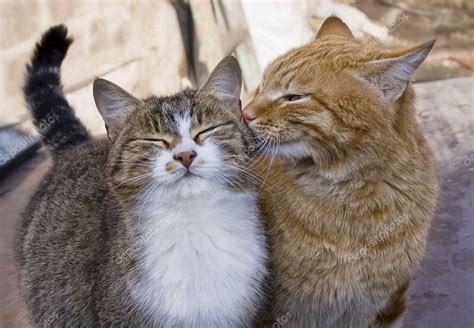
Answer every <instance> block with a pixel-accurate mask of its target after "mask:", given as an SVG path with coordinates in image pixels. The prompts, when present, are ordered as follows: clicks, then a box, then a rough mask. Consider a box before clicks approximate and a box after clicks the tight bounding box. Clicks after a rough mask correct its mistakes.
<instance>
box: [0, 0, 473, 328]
mask: <svg viewBox="0 0 474 328" xmlns="http://www.w3.org/2000/svg"><path fill="white" fill-rule="evenodd" d="M330 15H337V16H339V17H340V18H341V19H343V20H344V21H345V22H346V24H347V25H348V26H349V27H350V28H351V30H352V31H353V34H354V35H355V36H356V37H357V38H358V39H361V40H365V41H366V42H367V43H368V44H369V45H370V47H374V48H386V49H398V48H406V47H411V46H414V45H416V44H420V43H423V42H426V41H428V40H431V39H436V40H437V42H436V46H435V48H434V50H433V51H432V52H431V54H430V55H429V57H428V59H427V60H426V62H425V63H424V64H423V66H422V67H421V69H420V70H419V71H418V72H417V74H416V77H415V88H416V91H417V94H418V108H417V109H418V119H419V121H420V123H421V124H422V126H423V128H424V129H425V131H426V133H427V136H428V140H429V142H430V144H431V146H432V148H433V151H434V152H435V155H436V158H437V162H438V171H439V176H440V180H441V185H442V195H441V200H440V205H439V210H438V214H437V220H436V223H435V226H434V227H433V230H432V235H431V241H430V246H429V250H428V255H427V258H426V260H425V262H424V264H423V268H422V270H421V272H420V273H419V274H418V276H417V279H416V280H415V281H414V283H413V285H412V286H411V289H410V299H409V310H408V312H407V314H406V318H405V327H443V328H444V327H448V326H449V327H473V326H474V324H473V323H474V308H473V304H474V299H473V295H474V289H473V286H474V274H473V273H474V247H473V238H474V214H473V213H474V211H473V209H472V202H473V199H474V180H473V173H474V147H473V140H474V138H473V137H474V129H473V128H474V111H473V103H474V102H473V94H474V78H473V71H474V40H473V35H474V33H473V32H474V1H472V0H426V1H415V0H401V1H395V0H359V1H353V0H347V1H329V0H325V1H323V0H319V1H318V0H305V1H288V0H255V1H250V0H242V1H239V0H173V1H169V0H155V1H147V0H138V1H131V0H130V1H109V0H98V1H93V0H87V1H84V0H76V1H66V0H64V1H58V0H54V1H53V0H44V1H39V0H38V1H14V0H2V1H0V58H1V60H0V99H1V104H0V220H1V221H0V224H1V227H2V229H0V327H18V325H19V323H18V321H17V320H18V319H17V316H18V313H19V312H20V310H19V309H17V308H16V307H15V306H13V307H12V306H11V304H14V303H13V302H14V297H13V296H12V292H13V291H14V285H15V284H14V270H13V262H12V259H11V251H10V249H11V241H12V239H13V237H14V229H15V226H16V224H17V223H18V221H19V218H20V214H21V211H22V209H23V207H24V206H25V204H26V202H27V201H28V199H29V197H30V195H31V194H32V193H33V192H34V190H35V188H36V187H37V185H38V182H39V181H40V179H41V177H42V175H43V174H44V172H45V171H46V170H47V169H48V167H49V165H50V161H49V158H48V155H47V154H46V152H45V150H44V149H43V148H41V147H40V145H39V144H38V135H37V133H36V132H35V131H34V130H33V128H32V124H31V121H30V117H29V114H28V112H27V109H26V106H25V103H24V100H23V98H22V83H23V78H24V73H25V64H26V62H27V61H28V59H29V57H30V55H31V52H32V49H33V46H34V43H35V42H36V41H37V40H38V38H39V37H40V35H41V33H42V32H43V31H44V30H46V29H47V28H48V27H49V26H51V25H53V24H58V23H65V24H66V25H67V26H68V28H69V31H70V34H71V35H73V37H74V39H75V42H74V43H73V45H72V47H71V48H70V50H69V53H68V56H67V57H66V60H65V61H64V63H63V72H62V76H63V82H64V86H65V90H66V94H67V98H68V100H69V101H70V103H71V104H72V105H73V107H74V108H75V109H76V113H77V115H78V116H79V118H80V119H81V120H82V121H83V122H84V123H85V125H86V126H87V127H88V129H89V130H90V131H91V132H92V133H93V134H94V135H98V136H99V135H103V134H104V133H105V129H104V125H103V122H102V119H101V117H100V116H99V114H98V112H97V110H96V108H95V105H94V101H93V98H92V81H93V79H94V78H95V77H96V76H100V77H104V78H106V79H108V80H111V81H113V82H115V83H116V84H118V85H120V86H122V87H123V88H124V89H126V90H128V91H130V92H132V93H133V94H134V95H136V96H139V97H144V96H147V95H150V94H152V93H154V94H160V95H166V94H171V93H174V92H176V91H178V90H180V89H182V88H183V87H187V86H197V85H199V84H200V83H201V82H202V81H203V80H205V78H206V77H207V74H208V73H209V71H210V70H211V69H212V68H213V67H214V65H215V64H216V63H217V62H218V61H219V60H220V59H221V58H222V57H223V56H225V55H228V54H234V55H235V56H236V57H237V58H238V60H239V62H240V64H241V66H242V70H243V77H244V94H243V102H244V104H245V102H246V101H247V99H248V98H249V96H250V95H251V93H252V91H253V90H254V89H255V87H256V86H257V85H258V83H259V80H260V77H261V74H262V71H263V70H264V69H265V67H266V65H267V64H268V63H269V62H271V61H272V60H273V59H274V58H275V57H277V56H278V55H279V54H282V53H284V52H285V51H287V50H288V49H290V48H292V47H295V46H298V45H301V44H304V43H305V42H308V41H310V40H311V39H312V38H314V35H315V33H316V32H317V30H318V28H319V26H320V24H321V22H322V21H323V20H324V18H326V17H327V16H330Z"/></svg>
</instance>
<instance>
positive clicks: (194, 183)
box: [166, 175, 215, 198]
mask: <svg viewBox="0 0 474 328" xmlns="http://www.w3.org/2000/svg"><path fill="white" fill-rule="evenodd" d="M166 189H167V190H166V191H167V194H168V195H169V196H170V197H173V198H174V197H190V196H194V195H196V194H199V193H203V192H211V191H212V190H214V189H215V183H213V182H212V181H211V180H210V179H207V178H204V177H200V176H197V175H186V176H183V177H181V178H180V179H178V180H177V181H176V182H175V183H174V184H172V185H169V186H168V187H167V188H166Z"/></svg>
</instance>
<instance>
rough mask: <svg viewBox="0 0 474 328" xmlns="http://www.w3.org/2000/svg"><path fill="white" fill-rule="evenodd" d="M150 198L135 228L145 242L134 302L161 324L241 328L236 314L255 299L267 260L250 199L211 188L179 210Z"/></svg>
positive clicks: (239, 315) (240, 317)
mask: <svg viewBox="0 0 474 328" xmlns="http://www.w3.org/2000/svg"><path fill="white" fill-rule="evenodd" d="M155 199H156V200H157V201H156V203H154V204H150V205H149V206H148V208H147V209H145V213H144V218H143V221H142V222H143V225H142V226H141V227H140V228H141V229H142V230H143V233H150V232H151V233H153V238H150V242H149V243H146V244H143V245H142V246H143V248H144V257H143V261H142V262H141V266H142V269H143V273H144V278H143V279H142V280H141V282H140V283H138V284H137V285H133V286H131V293H132V295H133V297H134V298H135V299H136V302H137V303H138V304H139V306H143V308H144V309H147V310H148V311H150V310H151V311H153V313H152V316H154V317H155V318H160V320H163V317H165V318H166V320H165V324H164V326H168V324H169V325H175V324H178V326H179V325H182V326H186V327H191V326H192V327H237V326H239V327H240V326H248V324H249V320H250V318H249V317H246V316H243V315H242V313H247V314H249V313H252V312H253V310H252V309H251V308H250V309H249V304H250V306H251V307H254V308H256V307H257V306H256V305H257V304H258V303H259V302H260V301H261V290H260V288H261V284H262V277H264V276H265V272H266V269H265V263H266V257H267V254H266V248H265V247H264V245H265V244H264V237H263V235H262V233H261V230H260V229H261V227H259V226H258V225H259V223H258V219H257V218H258V214H257V209H256V206H255V199H254V197H253V196H251V195H248V194H244V193H238V194H236V193H233V192H230V191H227V190H224V189H220V190H217V189H215V190H214V191H213V192H212V193H200V194H196V195H194V196H192V197H188V198H186V202H181V201H180V205H178V203H177V202H173V203H166V201H165V200H163V201H160V200H159V199H158V198H155ZM197 208H199V211H196V209H197Z"/></svg>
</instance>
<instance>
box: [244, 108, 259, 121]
mask: <svg viewBox="0 0 474 328" xmlns="http://www.w3.org/2000/svg"><path fill="white" fill-rule="evenodd" d="M242 118H243V119H244V121H245V123H247V124H249V123H250V122H252V121H253V120H254V119H256V118H257V114H256V113H255V110H254V109H253V108H252V107H250V105H247V106H245V108H244V109H243V110H242Z"/></svg>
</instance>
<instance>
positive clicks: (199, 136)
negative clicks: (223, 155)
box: [194, 122, 232, 141]
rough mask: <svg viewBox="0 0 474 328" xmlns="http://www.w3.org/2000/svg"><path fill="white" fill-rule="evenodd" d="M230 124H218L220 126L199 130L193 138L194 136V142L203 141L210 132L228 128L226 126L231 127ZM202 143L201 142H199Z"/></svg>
mask: <svg viewBox="0 0 474 328" xmlns="http://www.w3.org/2000/svg"><path fill="white" fill-rule="evenodd" d="M231 124H232V122H228V123H223V124H220V125H213V126H211V127H208V128H206V129H204V130H201V131H199V132H198V133H197V134H196V135H195V136H194V140H196V141H197V140H198V139H203V138H205V137H206V136H207V135H209V134H210V133H211V132H214V131H215V130H217V129H220V128H222V127H224V126H228V125H231ZM201 141H202V140H201Z"/></svg>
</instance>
